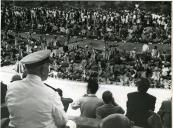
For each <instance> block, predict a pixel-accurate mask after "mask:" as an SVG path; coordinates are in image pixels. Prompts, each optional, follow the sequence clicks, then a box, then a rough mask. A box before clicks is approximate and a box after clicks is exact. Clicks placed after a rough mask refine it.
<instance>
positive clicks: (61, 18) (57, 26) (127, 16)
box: [1, 5, 171, 43]
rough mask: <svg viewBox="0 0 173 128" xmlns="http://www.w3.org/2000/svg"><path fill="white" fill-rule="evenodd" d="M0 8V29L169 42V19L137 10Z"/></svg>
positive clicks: (161, 15) (115, 39)
mask: <svg viewBox="0 0 173 128" xmlns="http://www.w3.org/2000/svg"><path fill="white" fill-rule="evenodd" d="M134 6H135V7H134V9H133V10H128V9H121V10H116V9H107V10H106V9H104V10H103V9H85V8H67V7H66V8H63V7H61V8H58V7H54V8H46V7H35V8H26V7H19V6H12V7H8V6H2V8H1V16H2V29H3V30H6V31H7V30H9V29H12V30H15V31H16V32H20V31H29V30H31V31H35V32H40V33H49V34H50V33H58V34H65V35H69V36H78V37H87V38H94V39H104V38H105V37H106V38H107V39H108V40H113V41H119V40H120V41H128V42H143V41H145V40H147V41H150V42H153V43H170V42H171V17H170V16H169V15H165V14H159V13H152V12H147V11H145V10H141V9H140V7H139V5H134Z"/></svg>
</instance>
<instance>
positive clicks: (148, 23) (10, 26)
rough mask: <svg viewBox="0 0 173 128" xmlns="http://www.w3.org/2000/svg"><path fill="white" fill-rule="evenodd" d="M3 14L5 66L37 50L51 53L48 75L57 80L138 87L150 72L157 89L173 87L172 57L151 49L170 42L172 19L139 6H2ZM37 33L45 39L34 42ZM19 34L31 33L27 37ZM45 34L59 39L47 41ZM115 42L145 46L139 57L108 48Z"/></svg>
mask: <svg viewBox="0 0 173 128" xmlns="http://www.w3.org/2000/svg"><path fill="white" fill-rule="evenodd" d="M1 15H2V30H4V34H3V35H1V37H2V38H1V39H2V40H1V56H2V59H1V66H5V65H10V64H15V63H18V62H19V61H20V59H21V58H22V57H24V56H25V55H27V54H29V53H32V52H34V51H37V50H43V49H51V50H52V55H51V56H52V58H53V59H54V60H53V63H52V65H51V67H50V74H49V75H50V76H51V77H54V78H56V77H58V78H63V79H70V80H78V81H86V80H87V79H88V77H90V76H95V77H97V78H98V81H99V82H100V83H116V84H119V83H120V84H121V85H125V86H126V85H127V86H134V82H135V81H136V79H137V78H139V77H140V76H141V75H143V74H145V72H147V73H146V75H145V76H146V77H148V78H150V79H151V82H152V83H153V84H152V85H153V86H152V87H157V88H170V85H171V84H170V83H171V55H167V54H166V52H165V51H159V50H158V48H157V46H155V47H154V48H153V49H149V45H148V43H166V42H167V43H170V40H171V38H170V33H171V31H170V26H171V25H170V23H171V20H170V17H169V16H166V15H163V14H155V13H151V12H146V11H144V10H141V9H140V7H138V6H136V7H134V10H113V9H109V10H102V9H99V10H97V9H81V8H46V7H37V8H26V7H25V8H24V7H16V6H13V7H12V8H11V7H6V6H2V8H1ZM13 21H14V22H13ZM38 30H40V33H41V36H40V38H39V39H38V38H37V39H35V38H34V37H33V36H34V33H35V32H36V33H38V32H39V31H38ZM13 32H14V33H15V34H13V35H10V34H11V33H13ZM19 32H29V34H28V36H27V37H22V36H21V35H20V34H18V33H19ZM46 33H49V34H50V33H54V34H56V36H54V37H53V38H52V39H51V40H50V41H48V40H47V39H46V37H45V36H44V34H46ZM57 34H58V35H57ZM59 34H60V35H61V34H63V35H64V34H65V35H66V37H65V38H66V40H65V42H63V41H60V40H59V39H58V36H59ZM72 36H77V37H82V38H93V39H103V40H104V43H105V47H104V49H103V50H97V49H94V48H93V47H92V45H90V44H89V43H88V45H86V46H85V47H81V46H80V44H78V43H77V44H74V45H73V44H72V45H70V39H71V38H72ZM110 40H113V41H117V42H118V41H120V42H142V43H144V46H143V47H144V48H143V49H142V50H141V52H140V53H138V52H137V48H136V47H134V49H133V50H131V51H126V50H122V49H121V50H120V49H118V48H117V46H110V45H108V43H107V42H108V41H110ZM115 45H116V43H115ZM61 49H63V50H61Z"/></svg>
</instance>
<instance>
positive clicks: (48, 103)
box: [6, 74, 67, 128]
mask: <svg viewBox="0 0 173 128" xmlns="http://www.w3.org/2000/svg"><path fill="white" fill-rule="evenodd" d="M8 87H9V88H8V91H7V95H6V102H7V106H8V109H9V112H10V123H9V126H12V127H16V128H57V127H59V126H61V125H65V124H66V122H67V118H66V115H65V112H64V110H63V105H62V102H61V99H60V96H59V95H58V93H56V92H55V91H54V90H52V89H51V88H49V87H47V86H46V85H44V83H43V82H42V81H41V78H40V77H38V76H36V75H31V74H28V75H27V77H26V79H23V80H20V81H15V82H13V83H11V84H10V85H9V86H8Z"/></svg>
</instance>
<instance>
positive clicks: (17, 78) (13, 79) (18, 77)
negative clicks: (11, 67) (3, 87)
mask: <svg viewBox="0 0 173 128" xmlns="http://www.w3.org/2000/svg"><path fill="white" fill-rule="evenodd" d="M18 80H22V78H21V76H20V75H14V76H13V77H12V78H11V82H14V81H18Z"/></svg>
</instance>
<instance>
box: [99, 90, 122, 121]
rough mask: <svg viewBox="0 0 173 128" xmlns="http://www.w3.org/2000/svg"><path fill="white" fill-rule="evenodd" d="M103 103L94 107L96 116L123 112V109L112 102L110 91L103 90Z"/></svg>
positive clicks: (100, 117) (100, 116) (102, 116)
mask: <svg viewBox="0 0 173 128" xmlns="http://www.w3.org/2000/svg"><path fill="white" fill-rule="evenodd" d="M102 99H103V101H104V105H102V106H100V107H98V108H97V109H96V118H98V119H103V118H105V117H107V116H109V115H111V114H114V113H120V114H124V110H123V109H122V108H121V107H120V106H118V105H117V104H116V103H115V102H114V98H113V96H112V93H111V92H110V91H105V92H104V93H103V95H102Z"/></svg>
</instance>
